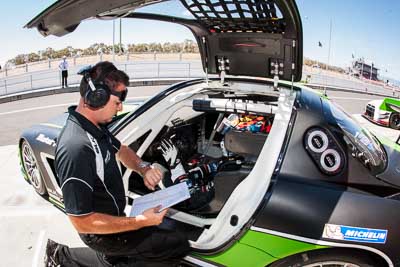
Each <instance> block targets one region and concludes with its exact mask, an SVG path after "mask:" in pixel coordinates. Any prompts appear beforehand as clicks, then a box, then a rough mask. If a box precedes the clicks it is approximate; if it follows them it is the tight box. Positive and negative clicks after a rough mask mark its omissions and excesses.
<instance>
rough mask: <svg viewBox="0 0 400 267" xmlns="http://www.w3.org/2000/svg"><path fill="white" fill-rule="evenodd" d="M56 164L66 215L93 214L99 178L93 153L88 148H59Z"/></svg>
mask: <svg viewBox="0 0 400 267" xmlns="http://www.w3.org/2000/svg"><path fill="white" fill-rule="evenodd" d="M55 164H56V171H57V176H58V179H59V182H60V187H61V191H62V193H63V199H64V206H65V211H66V213H67V214H69V215H75V216H81V215H86V214H89V213H92V212H93V201H92V199H93V187H94V181H95V179H96V177H97V174H96V161H95V155H94V153H93V151H92V150H91V149H90V148H88V147H87V146H82V147H77V146H74V145H72V146H66V145H64V146H61V147H58V148H57V151H56V160H55Z"/></svg>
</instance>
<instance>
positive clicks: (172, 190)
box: [129, 182, 190, 217]
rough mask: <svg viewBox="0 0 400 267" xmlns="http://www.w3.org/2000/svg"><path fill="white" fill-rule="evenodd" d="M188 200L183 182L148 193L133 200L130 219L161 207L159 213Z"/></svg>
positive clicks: (187, 191) (187, 193) (188, 195)
mask: <svg viewBox="0 0 400 267" xmlns="http://www.w3.org/2000/svg"><path fill="white" fill-rule="evenodd" d="M188 198H190V193H189V189H188V187H187V184H186V183H185V182H183V183H179V184H177V185H173V186H171V187H168V188H166V189H163V190H159V191H156V192H154V193H150V194H147V195H144V196H141V197H138V198H135V199H134V200H133V204H132V209H131V213H130V215H129V216H130V217H135V216H137V215H140V214H142V213H143V212H144V211H145V210H147V209H150V208H155V207H157V206H159V205H160V206H161V208H160V211H161V210H164V209H166V208H168V207H171V206H173V205H175V204H177V203H179V202H181V201H184V200H185V199H188Z"/></svg>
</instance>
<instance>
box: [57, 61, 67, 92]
mask: <svg viewBox="0 0 400 267" xmlns="http://www.w3.org/2000/svg"><path fill="white" fill-rule="evenodd" d="M58 68H59V69H60V71H61V84H62V88H64V85H65V87H68V80H67V79H68V61H67V57H66V56H63V59H62V60H61V62H60V64H59V65H58Z"/></svg>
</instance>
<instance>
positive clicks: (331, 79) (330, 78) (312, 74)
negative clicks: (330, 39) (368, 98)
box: [303, 67, 400, 97]
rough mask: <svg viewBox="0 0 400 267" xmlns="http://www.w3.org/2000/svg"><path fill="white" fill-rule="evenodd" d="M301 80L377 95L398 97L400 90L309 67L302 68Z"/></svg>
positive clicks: (379, 83) (380, 83)
mask: <svg viewBox="0 0 400 267" xmlns="http://www.w3.org/2000/svg"><path fill="white" fill-rule="evenodd" d="M303 80H304V81H306V82H307V83H310V84H313V85H321V87H323V86H334V87H338V88H342V89H343V90H346V89H347V90H348V91H357V92H365V93H378V94H385V95H390V96H396V97H398V95H399V91H400V88H399V87H396V86H389V85H386V84H384V83H382V82H375V81H370V80H365V79H364V80H361V79H358V78H355V77H352V76H350V75H345V74H340V73H334V72H328V71H325V70H321V69H314V68H310V67H304V68H303Z"/></svg>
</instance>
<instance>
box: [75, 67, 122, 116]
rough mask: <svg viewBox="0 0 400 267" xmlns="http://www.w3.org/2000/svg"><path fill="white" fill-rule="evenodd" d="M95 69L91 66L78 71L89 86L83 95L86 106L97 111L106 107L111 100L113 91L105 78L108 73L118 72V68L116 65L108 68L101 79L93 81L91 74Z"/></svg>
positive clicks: (101, 74)
mask: <svg viewBox="0 0 400 267" xmlns="http://www.w3.org/2000/svg"><path fill="white" fill-rule="evenodd" d="M95 67H96V66H94V67H92V66H90V65H89V66H86V67H83V68H82V69H81V70H79V71H78V74H80V75H83V77H84V79H85V80H86V82H87V84H88V85H87V87H86V89H85V92H84V95H83V99H84V102H85V104H86V105H88V106H90V107H92V108H95V109H97V108H101V107H103V106H105V105H106V104H107V102H108V100H110V94H111V90H110V88H109V87H108V86H107V85H106V84H105V82H104V78H105V77H106V76H107V74H108V73H110V72H112V71H114V70H116V69H117V68H116V67H115V66H114V65H112V66H109V67H106V68H105V69H103V70H102V71H101V73H100V75H99V77H98V78H96V79H95V80H94V81H93V80H92V78H91V76H90V74H91V73H92V71H93V70H94V68H95Z"/></svg>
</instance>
